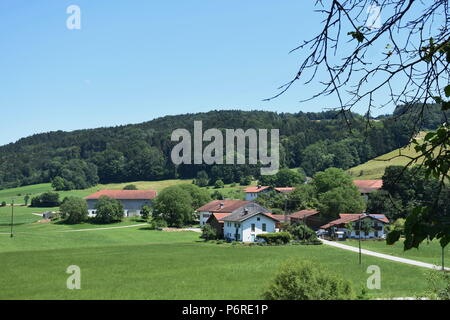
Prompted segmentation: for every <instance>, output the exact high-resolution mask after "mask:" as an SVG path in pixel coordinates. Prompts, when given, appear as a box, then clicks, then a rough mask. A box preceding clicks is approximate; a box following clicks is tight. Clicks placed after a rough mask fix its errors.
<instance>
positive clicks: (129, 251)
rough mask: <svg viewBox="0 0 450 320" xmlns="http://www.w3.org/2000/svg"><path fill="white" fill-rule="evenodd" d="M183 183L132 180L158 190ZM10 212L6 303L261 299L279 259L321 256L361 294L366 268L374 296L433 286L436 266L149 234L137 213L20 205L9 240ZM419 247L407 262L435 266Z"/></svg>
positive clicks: (1, 236) (5, 217)
mask: <svg viewBox="0 0 450 320" xmlns="http://www.w3.org/2000/svg"><path fill="white" fill-rule="evenodd" d="M183 181H185V182H186V183H191V181H186V180H183ZM179 182H180V181H179V180H169V181H165V182H149V183H134V184H136V185H138V187H139V188H152V189H157V190H158V191H159V190H161V189H162V188H164V187H167V186H169V185H173V184H176V183H179ZM127 184H128V183H127ZM124 185H126V184H116V185H107V186H96V187H95V188H91V189H88V190H76V191H71V192H68V193H62V194H61V196H66V195H69V194H71V195H78V196H85V195H87V194H90V193H92V192H95V191H96V190H97V189H101V188H103V187H105V188H111V189H113V188H115V189H119V188H123V186H124ZM46 188H47V189H46ZM48 188H50V186H49V185H48V184H47V185H36V186H29V187H22V188H16V189H14V190H3V191H0V196H1V197H4V198H7V197H10V196H11V195H14V194H17V193H22V192H25V191H26V192H28V193H33V192H34V194H39V193H41V192H45V191H47V190H49V189H48ZM243 188H244V187H242V186H238V185H235V186H226V187H225V188H223V189H220V191H221V192H229V193H230V194H234V193H242V189H243ZM208 190H209V191H210V192H214V191H215V190H216V189H213V188H209V189H208ZM11 209H12V208H11V207H10V206H6V207H0V261H1V266H2V272H1V273H0V288H1V289H2V290H0V299H239V300H245V299H260V298H261V293H262V292H263V290H264V289H265V288H266V287H267V285H268V284H269V282H270V280H271V279H272V278H273V277H274V275H275V273H276V271H277V269H278V267H279V265H280V264H281V263H282V262H284V261H286V260H287V259H289V258H293V257H294V258H298V259H307V260H313V261H315V262H317V263H321V264H323V265H324V266H325V267H326V268H328V269H329V270H331V271H333V272H335V273H338V274H341V275H342V276H343V277H344V278H346V279H348V280H350V281H351V283H352V285H353V288H354V290H355V292H357V293H358V292H360V291H361V289H362V288H363V287H365V285H366V281H367V278H368V277H369V276H370V274H367V272H366V270H367V267H368V266H369V265H377V266H379V267H380V269H381V277H382V278H381V279H382V287H381V289H380V290H369V291H368V295H369V298H391V297H405V296H407V297H415V296H422V295H423V294H424V292H425V290H426V289H427V282H426V278H425V275H426V273H427V272H428V271H427V270H426V269H421V268H418V267H414V266H409V265H405V264H401V263H397V262H392V261H386V260H382V259H379V258H375V257H368V256H363V264H362V265H359V264H358V255H357V254H356V253H353V252H348V251H345V250H341V249H338V248H333V247H328V246H325V245H318V246H298V245H290V246H244V245H232V244H215V243H205V242H203V241H202V240H201V239H200V238H199V233H196V232H192V231H184V232H163V231H156V230H150V229H149V227H148V225H147V224H146V223H143V221H141V220H140V219H139V218H126V219H124V220H123V221H122V222H120V223H114V224H110V225H96V224H92V223H88V222H86V223H82V224H77V225H67V224H62V223H61V222H50V223H49V222H45V223H44V222H42V221H40V220H42V218H41V217H40V216H39V214H41V213H42V212H44V211H47V210H55V209H57V208H30V207H25V206H14V228H13V231H14V236H13V237H10V227H11V226H10V222H11ZM382 244H383V243H381V242H379V243H376V242H373V243H369V242H365V243H364V247H365V248H367V249H371V248H372V249H373V250H376V251H379V252H384V251H383V250H386V248H384V247H383V248H382ZM369 246H373V247H369ZM375 246H379V247H375ZM392 248H396V249H395V250H396V251H395V252H394V253H392V252H386V253H391V254H394V255H396V254H398V255H400V254H401V251H400V249H401V248H400V245H398V246H396V247H392ZM392 248H391V250H393V249H392ZM420 252H421V256H419V255H417V256H409V258H415V259H417V260H422V261H427V262H432V263H435V262H437V261H435V260H434V259H435V258H436V257H438V256H437V255H436V254H437V247H436V246H435V245H434V244H433V245H432V247H431V249H430V250H429V251H428V248H425V247H424V250H423V251H420ZM422 252H423V254H422ZM423 259H425V260H423ZM70 265H77V266H79V267H80V268H81V279H82V280H81V290H69V289H67V287H66V280H67V277H68V276H69V275H68V274H67V273H66V269H67V267H68V266H70Z"/></svg>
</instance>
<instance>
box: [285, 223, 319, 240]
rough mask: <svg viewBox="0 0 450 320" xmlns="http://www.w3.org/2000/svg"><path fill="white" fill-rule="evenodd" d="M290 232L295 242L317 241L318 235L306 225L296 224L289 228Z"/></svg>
mask: <svg viewBox="0 0 450 320" xmlns="http://www.w3.org/2000/svg"><path fill="white" fill-rule="evenodd" d="M286 231H287V232H289V233H290V234H291V235H292V237H293V238H294V239H295V240H315V239H317V236H316V233H315V232H314V231H313V230H312V229H311V228H309V227H308V226H307V225H305V224H304V223H301V222H300V223H295V224H291V225H289V226H288V227H287V230H286Z"/></svg>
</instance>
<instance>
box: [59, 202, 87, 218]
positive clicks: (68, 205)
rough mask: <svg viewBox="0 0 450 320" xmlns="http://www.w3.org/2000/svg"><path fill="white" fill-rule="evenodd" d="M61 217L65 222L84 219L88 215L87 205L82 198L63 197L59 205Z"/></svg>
mask: <svg viewBox="0 0 450 320" xmlns="http://www.w3.org/2000/svg"><path fill="white" fill-rule="evenodd" d="M60 210H61V215H62V218H63V219H64V221H65V222H66V223H70V224H75V223H81V222H83V221H85V220H86V219H87V217H88V207H87V203H86V201H85V200H84V199H81V198H76V197H68V198H65V199H64V201H63V203H62V204H61V207H60Z"/></svg>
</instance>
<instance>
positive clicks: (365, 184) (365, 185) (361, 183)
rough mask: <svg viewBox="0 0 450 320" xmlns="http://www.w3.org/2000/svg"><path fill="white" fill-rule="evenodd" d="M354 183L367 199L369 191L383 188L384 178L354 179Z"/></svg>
mask: <svg viewBox="0 0 450 320" xmlns="http://www.w3.org/2000/svg"><path fill="white" fill-rule="evenodd" d="M353 184H354V185H355V186H356V187H357V188H358V190H359V192H360V193H361V195H362V196H363V197H364V198H365V199H366V201H367V199H368V194H369V193H371V192H373V191H376V190H379V189H381V187H382V186H383V180H353Z"/></svg>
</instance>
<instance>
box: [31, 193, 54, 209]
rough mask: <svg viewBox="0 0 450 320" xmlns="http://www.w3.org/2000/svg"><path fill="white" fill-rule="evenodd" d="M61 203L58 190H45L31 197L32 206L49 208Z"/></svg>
mask: <svg viewBox="0 0 450 320" xmlns="http://www.w3.org/2000/svg"><path fill="white" fill-rule="evenodd" d="M59 205H60V202H59V194H58V193H56V192H45V193H43V194H41V195H39V196H36V197H34V198H32V199H31V207H41V208H49V207H58V206H59Z"/></svg>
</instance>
